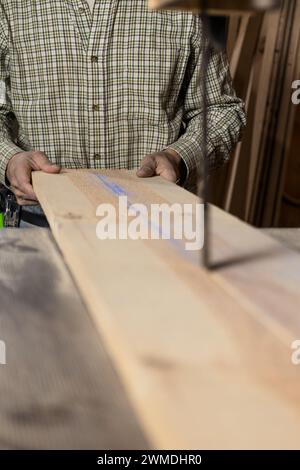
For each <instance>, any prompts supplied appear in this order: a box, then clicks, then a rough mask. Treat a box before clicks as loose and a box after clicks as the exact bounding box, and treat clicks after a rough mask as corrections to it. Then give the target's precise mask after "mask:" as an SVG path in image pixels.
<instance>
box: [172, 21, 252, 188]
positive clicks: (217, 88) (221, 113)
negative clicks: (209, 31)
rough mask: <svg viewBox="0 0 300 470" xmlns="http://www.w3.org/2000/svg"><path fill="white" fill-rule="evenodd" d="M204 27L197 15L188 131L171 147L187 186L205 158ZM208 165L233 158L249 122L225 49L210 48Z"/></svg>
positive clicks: (189, 80) (186, 121) (188, 89)
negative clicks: (201, 84) (235, 147)
mask: <svg viewBox="0 0 300 470" xmlns="http://www.w3.org/2000/svg"><path fill="white" fill-rule="evenodd" d="M205 43H206V42H205V40H204V39H203V28H202V22H201V19H200V18H199V17H197V16H195V19H194V31H193V34H192V52H191V57H190V63H189V68H188V70H187V75H186V83H187V85H186V90H185V98H184V99H185V101H184V125H185V131H184V133H183V135H182V136H181V137H180V138H179V140H178V141H177V142H175V143H174V144H172V145H170V146H169V148H171V149H173V150H175V151H176V152H177V153H178V154H179V155H180V156H181V158H182V159H183V161H184V163H185V166H186V173H187V175H186V181H185V186H192V185H193V182H194V181H195V175H197V174H201V169H202V158H203V102H202V89H201V86H200V83H201V74H202V73H203V72H204V71H203V68H202V60H203V50H204V48H203V45H204V44H205ZM206 73H207V105H208V108H207V110H208V156H207V158H208V159H209V161H208V167H209V169H210V170H211V171H212V170H214V169H216V168H218V167H220V166H222V164H224V163H225V162H226V161H228V159H229V158H230V155H231V153H232V150H233V148H234V146H235V144H236V143H237V142H238V141H239V139H240V137H241V133H242V130H243V128H244V127H245V125H246V115H245V109H244V103H243V102H242V100H240V99H239V98H238V97H237V96H236V93H235V91H234V89H233V85H232V79H231V76H230V71H229V63H228V59H227V55H226V53H225V52H220V51H217V50H215V49H212V48H210V55H209V61H208V67H207V71H206Z"/></svg>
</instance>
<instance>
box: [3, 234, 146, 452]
mask: <svg viewBox="0 0 300 470" xmlns="http://www.w3.org/2000/svg"><path fill="white" fill-rule="evenodd" d="M0 289H1V290H0V301H1V303H0V340H2V341H5V343H6V353H7V364H6V365H0V397H1V400H0V448H1V449H64V448H67V449H88V448H95V449H116V448H117V449H134V448H147V442H146V441H145V439H144V437H143V435H142V432H141V430H140V428H139V426H138V424H137V421H136V418H135V415H134V413H133V411H132V410H131V407H130V405H129V403H128V401H127V399H126V395H125V393H124V392H123V388H122V386H121V385H120V382H119V380H118V378H117V376H116V374H115V371H114V369H113V367H112V365H111V363H110V361H109V359H108V357H107V355H106V353H105V351H104V349H103V347H102V344H101V340H100V338H99V335H98V334H97V333H96V332H95V328H94V327H93V325H92V322H91V320H90V317H89V316H88V314H87V312H86V309H85V307H84V305H83V303H82V301H81V299H80V297H79V294H78V293H77V289H76V288H75V286H74V284H73V281H72V279H71V276H70V274H69V272H68V270H67V268H66V267H65V265H64V263H63V260H62V258H61V255H60V254H59V252H58V249H57V248H56V245H55V243H54V241H53V239H52V236H51V234H50V231H48V230H44V229H34V230H31V229H25V230H0Z"/></svg>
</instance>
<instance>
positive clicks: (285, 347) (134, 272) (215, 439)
mask: <svg viewBox="0 0 300 470" xmlns="http://www.w3.org/2000/svg"><path fill="white" fill-rule="evenodd" d="M33 182H34V189H35V191H36V193H37V195H38V198H39V200H40V202H41V204H42V206H43V208H44V210H45V212H46V215H47V217H48V220H49V222H50V225H51V227H52V230H53V234H54V236H55V238H56V240H57V242H58V244H59V246H60V247H61V249H62V251H63V254H64V257H65V260H66V262H67V264H68V266H69V268H70V269H71V271H72V274H73V276H74V278H75V280H76V282H77V285H78V288H79V290H80V291H81V293H82V296H83V298H84V300H85V302H86V305H87V306H88V309H89V311H90V313H91V315H92V317H93V320H94V322H95V324H96V326H97V328H98V330H99V332H100V334H101V337H102V338H103V340H104V341H105V344H106V348H107V351H108V353H109V354H110V356H111V358H112V359H113V361H114V364H115V366H116V368H117V371H118V373H119V375H120V377H121V378H122V381H123V384H124V386H125V388H126V390H127V392H128V396H129V398H130V400H131V403H132V405H133V406H134V408H135V410H136V412H137V415H138V416H139V419H140V423H141V425H142V426H143V429H144V431H145V433H146V435H147V436H148V437H149V439H150V441H151V443H152V445H153V446H154V447H156V448H187V449H190V448H194V449H197V448H222V449H223V448H224V449H228V448H247V449H248V448H250V449H251V448H299V447H300V437H299V436H300V403H299V398H298V397H299V393H300V373H299V369H297V367H295V366H293V365H292V363H291V353H292V351H291V342H292V341H294V340H295V339H297V338H298V336H299V334H300V318H299V305H300V293H299V285H300V262H299V261H300V257H299V256H298V255H297V254H295V253H292V252H290V251H289V250H288V249H286V248H285V247H283V246H281V245H280V244H279V243H277V242H276V241H274V240H272V239H271V238H269V237H268V236H265V235H263V234H261V233H260V232H259V231H257V230H255V229H253V228H251V227H249V226H248V225H246V224H243V223H241V222H240V221H238V220H237V219H235V218H234V217H232V216H229V215H228V214H226V213H224V212H222V211H221V210H219V209H216V208H213V210H212V213H213V215H212V217H213V247H214V263H215V266H216V267H218V268H219V269H217V270H215V271H214V272H213V273H207V272H206V271H205V270H204V269H203V268H202V267H201V266H199V264H198V256H199V254H195V255H193V256H192V257H190V256H189V257H187V256H186V253H184V252H182V251H181V252H178V250H175V249H174V247H173V246H171V245H170V243H168V242H164V241H153V240H152V241H151V240H147V241H133V240H119V241H114V240H106V241H99V240H98V239H97V237H96V223H97V221H98V219H97V218H96V216H95V214H96V208H97V206H98V204H100V203H101V202H105V203H107V202H110V203H112V204H113V205H114V206H116V207H117V204H118V198H117V196H116V194H115V191H111V187H113V188H114V189H117V191H116V192H117V193H118V192H120V191H121V193H126V194H130V197H131V200H132V201H134V202H144V203H145V204H148V205H149V204H150V203H154V202H168V203H173V202H180V203H182V204H184V203H192V204H195V203H196V202H197V199H196V198H195V196H193V195H191V194H190V193H188V192H186V191H184V190H182V189H180V188H178V187H176V186H174V185H170V184H169V183H167V182H165V181H163V180H162V179H160V178H155V179H149V180H140V179H138V178H136V177H135V175H134V173H132V172H127V171H109V170H107V171H103V172H97V171H68V172H64V173H62V174H61V175H46V174H42V173H35V174H34V177H33ZM107 183H109V184H107ZM282 429H284V430H285V431H284V433H283V432H282Z"/></svg>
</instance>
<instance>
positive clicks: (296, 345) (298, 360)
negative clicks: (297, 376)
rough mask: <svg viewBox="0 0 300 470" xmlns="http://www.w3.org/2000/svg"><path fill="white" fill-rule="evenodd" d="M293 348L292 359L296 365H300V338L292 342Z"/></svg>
mask: <svg viewBox="0 0 300 470" xmlns="http://www.w3.org/2000/svg"><path fill="white" fill-rule="evenodd" d="M291 348H292V350H293V353H292V357H291V361H292V364H293V365H294V366H300V339H296V340H295V341H293V343H292V344H291Z"/></svg>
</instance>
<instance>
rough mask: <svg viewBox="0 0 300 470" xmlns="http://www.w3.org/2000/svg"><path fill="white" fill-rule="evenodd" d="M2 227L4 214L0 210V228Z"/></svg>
mask: <svg viewBox="0 0 300 470" xmlns="http://www.w3.org/2000/svg"><path fill="white" fill-rule="evenodd" d="M1 228H4V214H3V212H0V229H1Z"/></svg>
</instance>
